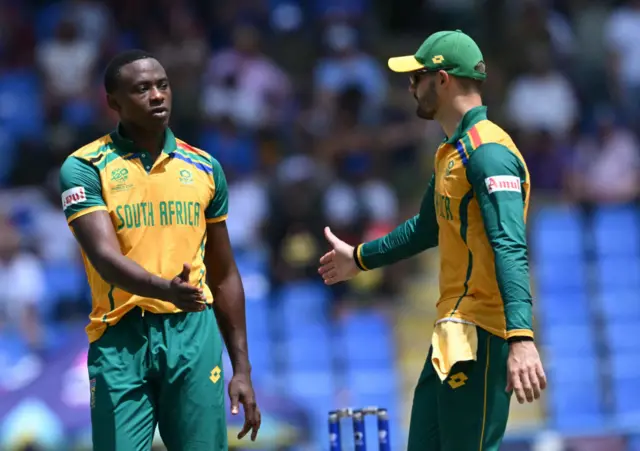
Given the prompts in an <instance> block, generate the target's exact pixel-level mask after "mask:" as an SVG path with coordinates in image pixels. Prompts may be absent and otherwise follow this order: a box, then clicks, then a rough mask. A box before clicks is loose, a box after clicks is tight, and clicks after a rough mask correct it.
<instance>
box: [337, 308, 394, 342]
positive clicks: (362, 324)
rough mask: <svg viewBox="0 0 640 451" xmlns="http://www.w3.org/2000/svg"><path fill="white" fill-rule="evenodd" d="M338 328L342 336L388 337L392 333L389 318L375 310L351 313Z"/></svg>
mask: <svg viewBox="0 0 640 451" xmlns="http://www.w3.org/2000/svg"><path fill="white" fill-rule="evenodd" d="M340 326H341V331H342V334H343V335H344V336H359V337H363V336H367V337H374V336H379V335H387V336H388V335H390V334H391V333H392V332H393V330H392V327H391V325H390V321H389V318H388V317H387V316H386V315H385V314H384V313H381V312H378V311H375V310H366V311H356V312H353V313H351V314H349V315H347V316H346V317H345V318H344V319H342V321H341V324H340Z"/></svg>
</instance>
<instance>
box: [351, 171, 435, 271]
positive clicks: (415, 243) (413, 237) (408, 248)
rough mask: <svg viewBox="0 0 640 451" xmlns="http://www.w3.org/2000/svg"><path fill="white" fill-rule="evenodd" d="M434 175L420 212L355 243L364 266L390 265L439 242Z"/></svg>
mask: <svg viewBox="0 0 640 451" xmlns="http://www.w3.org/2000/svg"><path fill="white" fill-rule="evenodd" d="M434 190H435V177H434V176H432V177H431V180H430V182H429V186H428V188H427V192H426V193H425V195H424V197H423V198H422V203H421V205H420V213H419V214H417V215H416V216H414V217H413V218H411V219H409V220H408V221H405V222H404V223H403V224H401V225H399V226H398V227H396V228H395V229H394V230H393V231H392V232H391V233H389V234H387V235H385V236H383V237H382V238H379V239H377V240H374V241H370V242H368V243H364V244H361V245H359V246H356V248H355V251H354V258H355V260H356V264H357V265H358V267H359V268H360V269H362V270H368V269H374V268H379V267H381V266H387V265H391V264H393V263H396V262H398V261H400V260H404V259H406V258H409V257H413V256H414V255H416V254H418V253H420V252H422V251H424V250H426V249H429V248H431V247H435V246H437V245H438V232H439V230H438V221H437V219H436V214H435V206H434Z"/></svg>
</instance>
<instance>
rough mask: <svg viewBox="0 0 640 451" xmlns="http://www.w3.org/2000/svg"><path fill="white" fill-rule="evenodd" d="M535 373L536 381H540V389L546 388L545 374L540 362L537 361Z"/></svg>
mask: <svg viewBox="0 0 640 451" xmlns="http://www.w3.org/2000/svg"><path fill="white" fill-rule="evenodd" d="M536 373H538V381H540V389H541V390H544V389H545V388H547V375H546V374H544V368H542V363H540V362H538V365H537V366H536Z"/></svg>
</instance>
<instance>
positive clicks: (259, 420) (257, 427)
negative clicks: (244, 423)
mask: <svg viewBox="0 0 640 451" xmlns="http://www.w3.org/2000/svg"><path fill="white" fill-rule="evenodd" d="M261 425H262V414H261V413H260V409H258V408H256V421H255V423H254V424H253V431H251V441H252V442H255V441H256V438H258V431H259V430H260V426H261Z"/></svg>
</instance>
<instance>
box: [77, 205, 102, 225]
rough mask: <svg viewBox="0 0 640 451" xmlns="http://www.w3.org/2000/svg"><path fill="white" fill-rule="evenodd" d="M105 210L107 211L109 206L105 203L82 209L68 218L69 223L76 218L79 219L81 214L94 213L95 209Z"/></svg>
mask: <svg viewBox="0 0 640 451" xmlns="http://www.w3.org/2000/svg"><path fill="white" fill-rule="evenodd" d="M98 210H104V211H107V207H105V206H104V205H96V206H95V207H89V208H85V209H84V210H80V211H79V212H77V213H74V214H72V215H71V216H69V217H68V218H67V224H71V222H72V221H73V220H75V219H78V218H79V217H80V216H84V215H88V214H89V213H93V212H94V211H98Z"/></svg>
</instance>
